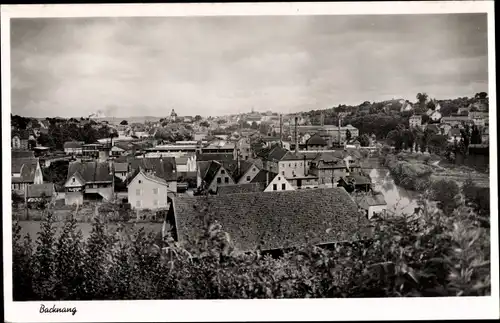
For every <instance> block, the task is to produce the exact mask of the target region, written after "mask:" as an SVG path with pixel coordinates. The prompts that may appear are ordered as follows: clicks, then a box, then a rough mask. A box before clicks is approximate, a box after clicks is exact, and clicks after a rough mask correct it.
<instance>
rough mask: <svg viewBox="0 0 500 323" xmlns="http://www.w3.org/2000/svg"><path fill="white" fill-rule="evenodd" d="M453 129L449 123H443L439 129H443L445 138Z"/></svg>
mask: <svg viewBox="0 0 500 323" xmlns="http://www.w3.org/2000/svg"><path fill="white" fill-rule="evenodd" d="M451 128H452V127H451V126H450V125H449V124H447V123H442V124H441V125H440V126H439V129H441V133H442V134H443V135H445V136H447V135H448V132H449V131H450V129H451Z"/></svg>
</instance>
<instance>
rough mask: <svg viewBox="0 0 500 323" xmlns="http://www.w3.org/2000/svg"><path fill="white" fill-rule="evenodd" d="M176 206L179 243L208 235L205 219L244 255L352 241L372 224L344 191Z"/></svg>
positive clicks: (220, 198)
mask: <svg viewBox="0 0 500 323" xmlns="http://www.w3.org/2000/svg"><path fill="white" fill-rule="evenodd" d="M173 208H174V214H175V219H176V227H177V233H178V239H179V241H180V242H181V243H184V244H187V245H188V247H189V242H188V241H189V240H188V239H189V238H196V237H198V236H199V235H201V234H203V231H204V222H205V219H206V220H208V221H209V222H212V223H214V222H217V223H219V224H220V225H221V226H222V230H223V231H225V232H227V233H228V234H229V236H230V238H231V240H232V242H233V243H234V245H235V247H236V248H237V249H239V250H240V251H249V250H255V249H257V248H259V246H260V247H261V249H262V250H272V249H281V248H286V247H294V246H300V245H304V244H306V243H307V242H310V243H313V244H323V243H332V242H342V241H353V240H356V239H357V237H356V234H357V233H359V234H360V235H361V237H366V236H367V234H368V232H367V231H366V229H367V227H368V226H369V222H368V220H367V219H366V218H364V217H363V216H361V214H360V213H359V212H358V209H357V206H356V204H355V203H354V201H353V200H352V199H351V198H350V196H349V195H348V193H347V192H346V191H345V190H344V189H342V188H329V189H314V190H300V191H277V192H256V193H241V194H238V198H235V196H234V195H231V194H229V195H214V196H203V197H185V196H182V197H181V196H179V197H175V198H174V199H173ZM206 217H207V218H206Z"/></svg>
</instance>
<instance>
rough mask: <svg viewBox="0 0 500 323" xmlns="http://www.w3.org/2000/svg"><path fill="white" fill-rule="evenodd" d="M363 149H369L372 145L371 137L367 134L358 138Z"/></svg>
mask: <svg viewBox="0 0 500 323" xmlns="http://www.w3.org/2000/svg"><path fill="white" fill-rule="evenodd" d="M358 140H359V144H360V145H361V147H368V146H369V145H370V137H368V135H367V134H366V133H364V134H362V135H361V136H359V137H358Z"/></svg>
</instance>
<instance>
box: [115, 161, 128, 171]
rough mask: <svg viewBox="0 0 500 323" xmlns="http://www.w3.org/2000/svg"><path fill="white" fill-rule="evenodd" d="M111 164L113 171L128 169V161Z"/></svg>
mask: <svg viewBox="0 0 500 323" xmlns="http://www.w3.org/2000/svg"><path fill="white" fill-rule="evenodd" d="M113 166H114V167H115V172H121V173H123V172H127V171H128V163H126V162H125V163H120V162H116V161H115V162H114V163H113Z"/></svg>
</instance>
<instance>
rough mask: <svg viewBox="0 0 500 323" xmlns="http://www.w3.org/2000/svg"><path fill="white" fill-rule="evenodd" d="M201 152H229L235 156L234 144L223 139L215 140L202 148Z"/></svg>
mask: <svg viewBox="0 0 500 323" xmlns="http://www.w3.org/2000/svg"><path fill="white" fill-rule="evenodd" d="M202 152H203V153H231V154H233V156H236V145H235V144H234V143H232V142H227V141H224V140H215V141H213V142H211V143H210V144H209V145H207V146H205V147H203V148H202Z"/></svg>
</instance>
